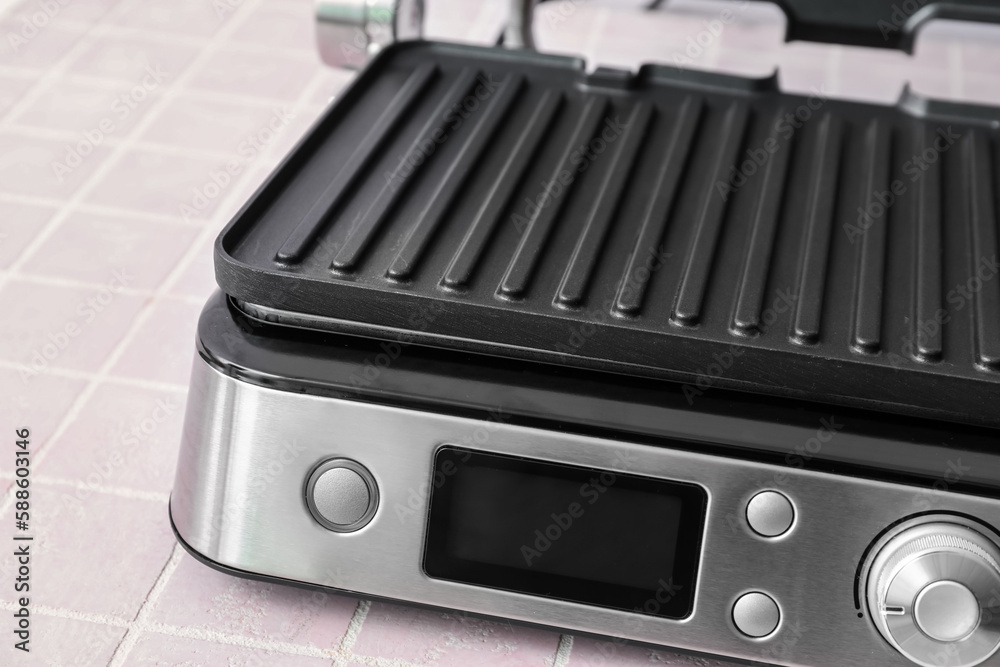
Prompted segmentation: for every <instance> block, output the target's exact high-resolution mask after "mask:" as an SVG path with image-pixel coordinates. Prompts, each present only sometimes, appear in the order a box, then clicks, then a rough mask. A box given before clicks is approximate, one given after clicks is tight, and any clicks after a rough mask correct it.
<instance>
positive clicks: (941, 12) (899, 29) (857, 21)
mask: <svg viewBox="0 0 1000 667" xmlns="http://www.w3.org/2000/svg"><path fill="white" fill-rule="evenodd" d="M768 1H770V2H773V3H774V4H776V5H778V6H779V7H781V9H782V11H783V12H784V13H785V16H787V17H788V29H787V31H786V36H785V39H786V40H787V41H792V40H805V41H810V42H829V43H833V44H848V45H853V46H873V47H883V48H891V49H903V50H905V51H907V52H911V51H912V50H913V42H914V38H915V35H916V33H917V30H918V29H919V28H920V27H921V26H922V25H923V24H925V23H927V22H928V21H930V20H932V19H957V20H963V21H982V22H989V23H1000V1H998V0H768ZM740 2H744V0H740ZM734 4H738V3H734Z"/></svg>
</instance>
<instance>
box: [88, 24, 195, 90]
mask: <svg viewBox="0 0 1000 667" xmlns="http://www.w3.org/2000/svg"><path fill="white" fill-rule="evenodd" d="M197 53H198V48H197V47H195V46H191V45H190V44H178V43H176V42H173V41H168V40H165V39H164V38H162V37H157V36H155V35H154V36H153V37H148V36H143V37H137V36H131V35H109V36H107V37H104V38H102V39H101V40H100V41H95V42H91V43H89V44H88V45H87V47H86V48H85V49H84V50H83V52H82V53H81V54H80V55H79V56H78V57H77V58H76V59H75V60H74V61H73V62H72V64H70V66H69V72H70V73H71V74H82V75H86V76H88V77H100V78H101V79H104V80H108V81H115V82H122V83H127V84H135V83H136V82H138V81H140V80H141V79H142V78H143V76H144V73H145V72H146V68H147V67H149V66H153V67H159V68H160V69H161V70H163V71H164V72H166V78H167V81H168V82H169V81H171V80H173V79H176V77H177V76H178V75H179V74H180V73H181V72H182V71H183V70H184V68H185V67H187V65H188V64H189V63H190V62H191V60H192V59H193V58H194V57H195V55H197Z"/></svg>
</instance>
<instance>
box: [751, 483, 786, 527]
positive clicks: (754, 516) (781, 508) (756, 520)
mask: <svg viewBox="0 0 1000 667" xmlns="http://www.w3.org/2000/svg"><path fill="white" fill-rule="evenodd" d="M794 521H795V508H794V507H793V506H792V501H791V500H789V499H788V498H787V497H785V495H784V494H782V493H778V492H777V491H761V492H760V493H758V494H757V495H756V496H754V497H753V498H751V499H750V502H749V503H747V523H748V524H750V528H752V529H753V531H754V532H755V533H757V534H758V535H761V536H762V537H778V536H780V535H784V534H785V533H787V532H788V530H789V529H790V528H791V527H792V523H794Z"/></svg>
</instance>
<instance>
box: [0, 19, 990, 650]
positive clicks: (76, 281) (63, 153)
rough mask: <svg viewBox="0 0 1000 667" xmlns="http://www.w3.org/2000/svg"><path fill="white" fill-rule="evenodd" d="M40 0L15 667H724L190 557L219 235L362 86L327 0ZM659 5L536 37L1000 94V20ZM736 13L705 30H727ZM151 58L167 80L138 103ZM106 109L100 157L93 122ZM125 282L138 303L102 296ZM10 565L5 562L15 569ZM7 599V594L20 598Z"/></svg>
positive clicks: (4, 388)
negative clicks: (185, 522)
mask: <svg viewBox="0 0 1000 667" xmlns="http://www.w3.org/2000/svg"><path fill="white" fill-rule="evenodd" d="M39 2H40V0H26V1H24V2H20V3H15V4H13V5H10V6H9V9H8V10H7V11H6V15H4V16H0V31H2V34H3V35H4V40H3V42H2V43H0V312H3V313H4V315H5V317H4V318H3V319H0V420H3V424H2V425H3V427H4V428H9V426H8V424H9V423H13V424H14V425H16V427H24V426H27V427H30V428H31V429H32V443H33V444H32V447H33V450H34V454H33V455H34V457H35V459H34V466H35V467H34V470H33V478H32V483H33V487H32V489H33V496H32V497H33V502H34V506H33V507H34V509H33V519H32V528H33V532H34V535H35V537H36V542H35V545H36V547H37V549H38V555H37V559H36V561H35V568H36V569H35V570H34V573H35V574H36V575H37V580H38V581H39V582H44V585H42V586H40V587H39V588H38V589H37V591H36V592H34V593H33V604H34V605H35V607H34V609H33V614H34V619H35V620H34V623H35V625H34V629H35V634H34V635H33V642H34V649H35V650H34V651H33V652H32V653H31V654H30V655H29V656H22V655H15V656H14V660H11V659H10V648H9V646H4V647H3V648H0V656H2V657H0V664H2V665H7V664H15V665H20V664H24V665H36V664H37V665H46V666H48V665H71V666H76V667H79V666H81V665H112V666H113V667H121V666H122V665H158V666H159V665H163V666H166V665H171V666H173V665H188V666H190V665H211V666H215V665H228V666H230V667H241V666H243V667H249V666H256V665H277V666H279V667H282V666H285V665H289V666H291V665H296V666H298V665H302V666H308V665H334V666H336V667H344V666H346V665H355V666H360V665H365V666H367V667H371V666H373V665H378V666H380V667H412V666H414V665H441V666H444V667H450V666H459V667H467V666H469V665H476V666H478V665H484V666H487V667H489V666H492V665H504V666H507V665H511V666H515V667H516V666H522V665H523V666H529V665H530V666H538V667H566V666H569V667H597V666H599V665H621V666H625V667H628V666H630V665H636V666H638V665H672V666H676V667H696V666H697V667H726V666H725V665H723V663H719V662H715V661H712V660H708V659H703V658H694V657H690V656H683V655H677V654H675V653H672V652H669V651H666V650H653V649H649V648H642V647H636V646H633V645H627V644H623V643H616V642H613V641H610V640H597V639H593V638H579V637H578V638H575V639H572V638H570V637H568V636H566V637H560V636H559V635H558V634H555V633H550V632H545V631H541V630H537V629H528V628H524V627H520V626H511V625H508V624H505V623H503V622H487V621H482V620H479V619H470V618H465V617H463V616H462V615H459V614H445V613H442V612H434V611H427V610H419V609H412V608H406V607H402V606H396V605H391V604H386V603H381V602H380V603H374V604H370V603H367V602H361V603H359V602H358V601H357V600H354V599H352V598H348V597H343V596H337V595H334V594H328V595H320V594H316V593H312V592H309V591H303V590H299V589H296V588H291V587H285V586H279V585H273V584H263V583H259V582H252V581H247V580H243V579H238V578H233V577H230V576H227V575H223V574H220V573H218V572H216V571H214V570H211V569H209V568H207V567H205V566H203V565H201V564H200V563H198V562H196V561H195V560H194V559H193V558H191V557H190V556H188V555H186V554H183V553H182V552H181V551H180V550H179V549H178V548H177V547H176V546H175V541H174V538H173V535H172V533H171V530H170V527H169V523H168V520H167V502H166V499H167V494H168V493H169V491H170V487H171V485H172V479H173V473H174V461H175V458H176V455H177V447H178V443H179V439H180V432H181V428H182V410H183V405H184V403H185V400H186V395H185V387H186V384H187V378H188V373H189V372H190V363H191V358H192V355H193V354H194V345H193V344H192V343H193V337H194V330H195V323H196V319H197V315H198V312H199V311H200V309H201V305H202V303H203V301H204V299H205V298H206V297H207V296H208V295H209V294H210V293H211V292H212V291H213V290H214V289H215V281H214V274H213V266H212V245H213V240H214V236H215V234H216V233H217V232H218V230H219V229H220V228H221V227H222V225H224V224H225V223H226V222H227V221H228V219H229V218H230V217H231V216H232V215H233V214H234V213H235V212H236V211H237V210H238V209H239V208H240V207H241V205H242V204H243V203H244V202H245V200H246V199H247V197H249V196H250V194H251V193H252V192H253V191H254V189H255V188H256V187H257V186H258V185H259V184H260V183H261V182H262V181H263V180H264V179H265V178H266V176H267V175H268V173H269V172H270V170H271V169H272V168H273V166H274V165H275V164H276V162H277V161H278V160H279V159H280V158H281V156H282V155H284V154H285V153H286V152H287V151H288V150H289V149H290V147H291V146H292V145H293V144H294V143H295V142H296V140H297V139H298V138H299V137H300V136H301V135H302V133H303V132H304V131H305V130H306V128H308V126H309V125H310V124H311V123H312V121H313V120H314V119H315V118H316V116H317V115H318V114H319V113H321V111H322V109H323V108H325V107H326V105H327V104H328V103H329V101H330V99H331V98H332V97H335V96H337V95H339V94H340V91H341V90H342V89H343V88H344V86H346V85H348V84H349V83H350V81H352V80H353V78H354V77H355V76H356V75H355V74H354V73H352V72H348V71H343V70H334V69H330V68H326V67H324V66H323V65H321V63H320V62H319V59H318V57H317V55H316V51H315V44H314V23H313V18H312V17H313V14H314V11H315V7H314V3H313V2H312V0H86V1H83V0H73V2H69V3H66V4H65V5H62V4H60V9H58V11H55V12H54V13H52V15H51V16H47V17H42V18H38V17H37V16H36V14H37V12H38V11H39V9H38V8H39V7H40V6H41V5H40V4H39ZM644 2H645V0H588V1H587V2H551V3H546V4H544V5H541V6H540V7H539V9H538V17H539V19H538V22H537V25H536V28H537V31H536V33H537V34H536V36H537V39H538V41H539V43H540V44H541V45H542V47H543V48H544V49H546V50H551V51H558V52H561V53H566V54H571V55H583V56H584V57H586V58H587V59H588V60H589V64H590V66H594V65H596V64H598V63H600V64H604V65H612V66H618V67H625V68H631V69H634V68H636V67H638V66H639V64H640V63H643V62H649V61H652V62H659V63H666V64H667V65H672V64H674V63H675V61H676V60H678V56H685V57H687V58H688V59H689V60H690V62H687V63H686V64H685V66H688V67H692V68H696V69H705V70H712V71H722V72H729V73H736V74H743V75H752V76H762V75H766V74H768V73H770V72H771V71H772V70H773V69H774V67H775V66H778V67H780V80H781V83H782V86H783V87H784V88H785V89H787V90H790V91H795V92H805V93H809V92H810V91H812V90H816V89H820V88H821V87H822V88H823V89H825V90H826V91H827V92H828V93H830V94H835V95H839V96H846V97H851V98H854V99H865V100H871V101H878V102H888V101H891V99H893V98H894V97H895V94H896V89H898V87H899V85H900V84H901V82H902V81H910V82H912V86H913V88H914V89H915V90H917V91H919V92H921V93H923V94H928V95H933V96H937V97H942V98H953V99H970V100H977V101H982V102H992V103H1000V26H973V27H969V26H967V25H962V24H959V23H956V22H951V21H935V22H933V23H931V24H930V25H928V26H927V27H926V28H925V29H923V30H922V31H921V33H920V35H919V37H918V40H917V45H916V53H915V54H914V55H913V56H906V55H904V54H899V53H892V52H885V51H879V50H871V49H868V50H859V49H848V48H840V47H831V46H826V45H817V44H808V43H793V44H784V43H782V36H783V32H784V26H785V22H784V18H783V17H782V16H781V14H780V13H779V12H777V10H775V8H774V7H772V6H770V5H765V4H760V3H751V4H750V5H748V6H747V7H746V8H745V9H742V8H741V7H742V6H741V5H738V4H737V3H729V2H718V1H714V0H671V2H668V3H664V4H665V7H664V9H662V10H660V11H655V12H641V11H639V10H637V7H638V6H639V5H642V4H644ZM428 7H429V10H428V11H429V16H428V18H427V21H426V27H427V34H428V35H429V36H431V37H435V38H446V39H452V40H456V41H466V42H474V43H480V44H483V43H490V42H492V41H493V40H495V38H496V36H497V35H498V34H499V32H500V30H501V28H502V25H503V22H504V20H505V15H506V7H507V0H480V1H478V2H468V1H466V0H430V2H429V3H428ZM734 7H736V8H738V9H739V11H737V12H735V13H734V17H733V20H732V21H731V22H730V23H727V24H726V26H725V28H724V30H723V31H722V32H721V33H720V34H718V35H716V36H714V37H712V38H710V39H707V41H706V40H705V37H704V36H701V33H702V32H703V31H704V29H705V24H706V22H711V21H714V20H717V19H718V18H720V16H721V12H722V11H724V10H725V9H727V8H734ZM11 35H14V36H15V38H14V39H13V41H11ZM700 36H701V39H702V40H703V42H704V43H703V46H702V48H701V49H700V50H698V51H696V52H695V53H694V55H692V53H691V52H689V51H688V48H689V47H690V45H691V43H692V41H693V40H694V41H697V40H698V39H699V37H700ZM150 68H152V69H153V70H154V71H161V72H162V73H163V75H162V77H161V78H162V80H161V81H158V82H157V83H156V85H155V87H154V88H155V89H154V90H152V91H148V90H147V91H145V94H143V93H142V91H138V92H137V90H138V89H137V88H136V87H137V86H140V87H141V86H142V85H143V81H144V80H147V75H148V73H149V71H150ZM137 94H141V96H142V99H140V100H136V99H134V98H135V96H136V95H137ZM122 96H126V98H127V99H126V100H125V101H123V103H126V106H127V108H128V109H129V113H128V114H125V115H124V116H122V115H121V112H120V111H119V109H121V105H120V104H116V101H122ZM128 101H131V102H133V104H127V102H128ZM276 108H287V109H288V110H289V111H290V112H291V114H292V117H291V119H290V120H289V122H288V123H287V125H285V126H283V127H282V128H281V131H280V132H273V130H271V128H270V127H269V125H270V122H271V119H272V117H273V111H274V109H276ZM109 117H110V120H111V122H113V128H111V129H109V130H106V131H102V135H103V139H102V140H101V141H100V142H97V144H98V145H97V146H96V148H93V149H92V150H90V149H91V148H92V147H90V146H89V145H87V142H88V133H89V136H95V135H94V134H93V130H94V129H95V128H99V127H100V126H101V124H102V121H104V120H105V119H106V118H109ZM265 130H267V131H269V132H270V133H271V134H270V135H266V134H264V135H262V134H261V133H262V132H264V131H265ZM248 137H256V144H257V145H256V146H255V147H254V148H253V150H247V147H246V146H245V145H244V142H246V141H247V139H248ZM81 142H83V143H82V144H81ZM91 143H93V142H91ZM74 151H76V152H80V151H84V152H87V154H86V155H83V156H81V157H80V158H79V164H73V165H69V166H71V167H72V169H71V170H70V172H69V173H67V174H63V177H62V179H61V180H60V178H59V177H58V175H57V174H56V173H55V171H54V169H53V163H54V162H67V160H68V159H70V158H72V159H73V160H74V161H75V160H76V158H73V157H72V154H73V152H74ZM227 163H232V165H234V169H233V170H232V171H231V172H227V173H226V174H222V172H223V171H225V169H226V167H227ZM220 174H222V175H220ZM199 197H201V199H200V200H199ZM185 207H187V208H186V209H185ZM116 271H117V272H119V273H121V274H122V275H124V276H126V277H127V282H128V285H127V289H126V290H125V291H124V292H120V293H119V292H117V291H115V292H111V291H108V292H107V293H105V291H104V289H103V286H105V285H108V284H109V283H110V282H111V281H112V279H113V277H114V275H115V272H116ZM88 299H97V304H98V305H99V306H100V311H99V312H98V310H97V309H96V308H95V306H93V305H90V306H88V305H87V300H88ZM102 301H103V302H104V303H102ZM67 325H74V326H75V327H76V329H74V331H76V333H74V334H73V335H69V334H66V333H65V332H66V331H67ZM36 354H37V355H39V356H37V357H36ZM32 365H34V366H35V368H34V369H31V367H32ZM25 369H29V370H25ZM158 416H159V418H158ZM8 463H9V461H7V460H3V459H0V489H3V490H4V494H3V496H0V523H2V524H3V525H6V526H9V525H10V522H11V510H12V505H11V501H12V500H13V496H12V495H11V494H10V491H11V489H10V487H11V480H12V475H11V468H10V466H9V465H8ZM12 566H13V561H12V558H11V553H10V552H9V550H5V551H3V552H0V579H2V580H3V581H7V580H8V575H9V573H10V572H11V571H12ZM11 596H12V591H11V590H10V588H9V586H6V585H5V586H2V587H0V606H4V607H5V608H6V607H8V606H9V602H10V599H11ZM5 613H8V612H6V611H5Z"/></svg>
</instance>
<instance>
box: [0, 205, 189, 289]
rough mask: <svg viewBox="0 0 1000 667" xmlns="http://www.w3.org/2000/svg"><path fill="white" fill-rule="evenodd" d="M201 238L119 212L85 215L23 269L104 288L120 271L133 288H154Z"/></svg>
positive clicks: (74, 217) (68, 223)
mask: <svg viewBox="0 0 1000 667" xmlns="http://www.w3.org/2000/svg"><path fill="white" fill-rule="evenodd" d="M0 211H2V207H0ZM0 225H2V223H0ZM197 234H198V229H197V228H195V227H193V226H190V225H182V224H177V223H172V222H158V221H154V220H145V221H143V222H142V224H136V220H135V219H134V218H132V217H130V216H128V215H122V214H120V213H93V212H90V211H81V212H78V213H72V214H70V215H69V217H68V218H66V219H65V220H63V222H62V224H60V225H59V227H58V229H56V230H55V231H54V232H53V234H52V235H51V236H49V237H48V239H47V240H46V241H45V242H44V243H43V244H42V245H41V246H40V247H39V248H38V250H36V251H35V252H34V253H33V254H32V255H31V256H30V257H29V258H28V259H27V260H26V261H25V264H24V269H25V271H27V272H29V273H32V274H36V275H40V276H51V277H57V278H66V279H71V280H78V281H81V282H86V283H100V282H102V281H104V280H106V279H107V278H108V276H110V275H111V274H112V272H114V271H116V270H117V271H121V272H122V273H123V275H124V276H126V277H127V279H128V285H127V286H128V287H129V288H131V289H146V290H148V289H155V288H156V287H158V286H159V285H160V283H162V282H163V280H164V279H165V278H166V277H167V274H169V273H170V271H171V270H173V268H174V266H176V264H177V262H178V261H180V259H181V257H182V256H183V254H184V253H185V252H186V251H187V250H188V248H189V247H190V245H191V243H192V242H193V241H194V239H195V237H196V235H197ZM0 257H2V255H0Z"/></svg>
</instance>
